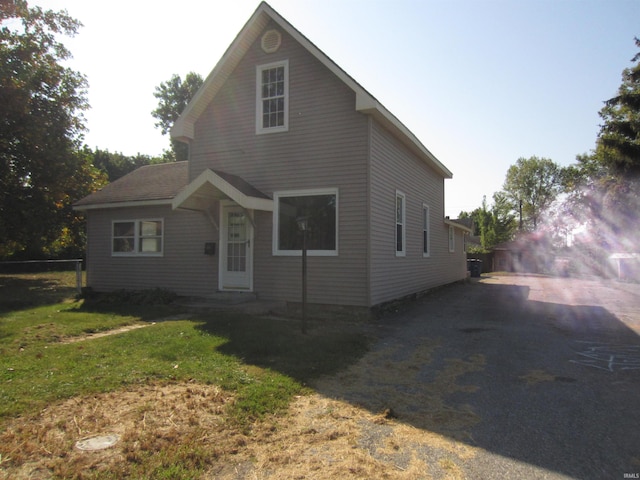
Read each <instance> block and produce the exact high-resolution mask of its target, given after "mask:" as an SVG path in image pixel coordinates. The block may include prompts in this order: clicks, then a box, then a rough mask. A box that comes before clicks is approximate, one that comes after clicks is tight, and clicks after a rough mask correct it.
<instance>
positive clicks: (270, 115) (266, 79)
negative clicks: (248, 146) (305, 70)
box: [256, 60, 289, 133]
mask: <svg viewBox="0 0 640 480" xmlns="http://www.w3.org/2000/svg"><path fill="white" fill-rule="evenodd" d="M256 72H257V75H256V133H275V132H286V131H287V130H288V128H289V62H288V61H287V60H285V61H282V62H278V63H270V64H267V65H260V66H258V67H257V70H256Z"/></svg>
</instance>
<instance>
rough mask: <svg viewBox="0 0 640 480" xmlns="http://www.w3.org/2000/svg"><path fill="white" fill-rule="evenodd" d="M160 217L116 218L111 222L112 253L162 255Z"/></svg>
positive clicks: (162, 226) (161, 225) (161, 221)
mask: <svg viewBox="0 0 640 480" xmlns="http://www.w3.org/2000/svg"><path fill="white" fill-rule="evenodd" d="M163 232H164V222H163V220H162V219H141V220H122V221H120V220H117V221H114V222H113V224H112V242H111V253H112V255H116V256H118V255H123V256H135V255H149V256H154V255H155V256H159V255H162V251H163V250H162V249H163V243H164V242H163Z"/></svg>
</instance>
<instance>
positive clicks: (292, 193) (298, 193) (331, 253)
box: [272, 188, 340, 257]
mask: <svg viewBox="0 0 640 480" xmlns="http://www.w3.org/2000/svg"><path fill="white" fill-rule="evenodd" d="M313 195H335V197H336V248H335V250H307V255H308V256H313V257H336V256H338V251H339V244H338V241H339V238H340V234H339V231H338V229H339V225H340V221H339V217H338V215H339V213H338V212H339V211H340V208H339V205H340V196H339V193H338V188H310V189H302V190H283V191H279V192H274V193H273V203H274V208H273V239H272V254H273V255H274V256H278V257H301V256H302V250H280V249H279V248H278V245H279V244H280V238H279V232H278V230H279V229H278V217H279V211H278V210H279V199H280V197H310V196H313Z"/></svg>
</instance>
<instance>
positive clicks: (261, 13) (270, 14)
mask: <svg viewBox="0 0 640 480" xmlns="http://www.w3.org/2000/svg"><path fill="white" fill-rule="evenodd" d="M270 21H274V22H275V23H277V24H278V25H279V26H280V28H282V29H283V30H284V31H285V32H287V33H288V34H289V35H290V36H291V37H293V38H294V39H295V40H296V41H297V42H298V43H299V44H300V45H302V46H303V47H304V48H305V49H306V50H307V51H308V52H309V53H310V54H311V55H313V56H314V57H315V58H316V59H318V61H320V63H322V64H323V65H324V66H325V67H327V68H328V69H329V70H330V71H331V72H332V73H333V74H334V75H336V76H337V77H338V78H339V79H340V80H342V82H344V83H345V85H347V86H348V87H349V88H350V89H351V90H353V91H354V92H355V94H356V104H355V109H356V110H357V111H358V112H361V113H364V114H367V115H371V116H373V117H374V118H376V120H378V121H379V122H380V123H381V124H383V125H384V126H385V127H386V128H388V129H389V130H390V131H392V132H393V133H394V134H395V135H396V137H397V138H398V139H399V140H400V141H402V143H404V144H405V145H406V146H407V147H408V148H409V149H411V150H412V151H413V152H414V153H415V154H416V155H418V156H419V157H420V158H422V159H423V160H424V161H425V163H427V164H428V165H430V166H431V167H432V168H434V169H435V170H436V171H437V172H438V173H440V174H441V175H442V176H443V177H444V178H451V177H452V176H453V174H452V173H451V172H450V171H449V170H448V169H447V167H445V166H444V165H443V164H442V163H441V162H440V161H439V160H438V159H437V158H436V157H435V156H434V155H433V154H432V153H431V152H430V151H429V150H427V148H426V147H425V146H424V145H423V144H422V143H421V142H420V140H418V138H417V137H416V136H415V135H414V134H413V133H411V132H410V131H409V129H408V128H407V127H405V126H404V125H403V124H402V123H401V122H400V120H398V119H397V118H396V117H395V116H394V115H393V114H392V113H391V112H389V111H388V110H387V109H386V108H385V107H384V106H383V105H382V104H380V103H379V102H378V100H376V99H375V98H374V97H373V96H372V95H371V94H370V93H369V92H367V91H366V90H365V89H364V88H362V86H361V85H360V84H359V83H357V82H356V81H355V80H354V79H353V78H351V77H350V76H349V75H348V74H347V73H346V72H345V71H344V70H342V69H341V68H340V67H339V66H338V65H337V64H336V63H335V62H334V61H333V60H331V59H330V58H329V57H328V56H326V55H325V54H324V53H323V52H322V51H320V49H318V48H317V47H316V46H315V45H314V44H313V43H311V42H310V41H309V40H308V39H307V38H306V37H305V36H304V35H302V34H301V33H300V32H299V31H298V30H296V29H295V28H294V27H293V26H292V25H291V24H290V23H289V22H287V21H286V20H285V19H284V18H283V17H281V16H280V14H278V13H277V12H276V11H275V10H274V9H273V8H271V7H270V6H269V5H268V4H267V3H266V2H262V3H260V5H259V6H258V8H257V9H256V11H255V12H254V13H253V15H252V16H251V18H250V19H249V21H248V22H247V23H246V24H245V26H244V27H243V28H242V30H240V33H238V35H237V36H236V38H235V40H234V41H233V43H231V45H230V46H229V48H228V49H227V51H226V52H225V53H224V55H223V56H222V58H221V59H220V61H219V62H218V64H217V65H216V66H215V67H214V69H213V70H212V71H211V73H210V74H209V76H208V77H207V78H206V80H205V81H204V84H203V85H202V87H201V88H200V89H199V90H198V92H197V93H196V94H195V96H194V97H193V99H191V101H190V102H189V104H188V105H187V107H186V108H185V109H184V111H183V112H182V114H181V115H180V117H179V118H178V119H177V120H176V122H175V123H174V125H173V128H172V129H171V136H172V138H174V139H176V140H180V141H183V142H189V141H190V140H193V138H194V125H195V122H196V121H197V119H198V117H199V116H200V115H201V114H202V112H203V111H204V110H205V108H206V107H207V105H209V103H210V102H211V101H212V100H213V98H214V97H215V96H216V94H217V93H218V91H219V90H220V88H222V86H223V85H224V83H225V82H226V80H227V79H228V78H229V76H230V75H231V72H233V70H234V69H235V68H236V66H237V65H238V64H239V63H240V61H241V60H242V58H243V57H244V55H245V53H246V52H247V51H248V50H249V48H250V47H251V45H252V44H253V43H254V42H255V41H256V39H257V38H258V36H259V35H260V34H261V33H262V32H263V30H264V28H265V27H266V26H267V24H268V23H269V22H270Z"/></svg>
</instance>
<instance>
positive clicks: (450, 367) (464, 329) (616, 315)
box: [317, 276, 640, 479]
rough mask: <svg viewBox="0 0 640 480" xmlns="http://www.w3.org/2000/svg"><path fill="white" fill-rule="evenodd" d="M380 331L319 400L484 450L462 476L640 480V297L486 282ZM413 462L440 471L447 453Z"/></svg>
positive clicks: (462, 462)
mask: <svg viewBox="0 0 640 480" xmlns="http://www.w3.org/2000/svg"><path fill="white" fill-rule="evenodd" d="M374 330H375V334H376V335H377V338H378V341H377V343H376V345H375V347H374V348H373V350H372V351H371V352H370V353H369V354H368V355H367V356H366V357H365V358H363V359H362V361H361V362H360V363H359V365H358V366H356V367H353V368H350V369H349V370H348V371H346V372H344V373H343V374H342V375H338V376H336V377H334V378H331V379H326V380H325V381H323V382H320V384H319V385H317V388H318V390H319V392H320V393H322V394H324V395H327V396H330V397H332V398H339V399H342V400H346V401H348V402H349V403H351V404H354V405H358V406H362V407H364V408H366V409H367V410H369V411H370V412H387V414H388V415H389V416H390V417H392V418H394V419H397V421H398V422H403V423H405V424H409V425H411V426H413V427H415V428H417V429H420V431H429V432H433V433H435V434H438V435H440V436H443V437H446V438H448V439H454V440H455V441H456V442H458V443H459V444H460V445H463V446H465V447H471V448H473V450H474V452H475V453H474V454H473V455H467V456H464V455H459V456H458V458H457V460H456V465H455V468H456V471H457V472H458V477H463V478H469V479H479V478H482V479H504V478H549V479H557V478H579V479H617V478H620V479H622V478H640V403H639V401H640V336H639V335H640V285H637V284H626V283H618V282H612V281H600V280H585V279H571V278H548V277H540V276H502V277H500V276H484V277H483V278H482V279H480V280H479V281H478V280H474V281H472V282H471V283H468V284H459V285H454V286H449V287H446V288H443V289H440V290H437V291H435V292H433V293H431V294H429V295H427V296H425V297H423V298H422V299H420V300H418V301H416V302H414V303H411V304H410V305H405V306H403V307H402V308H401V309H400V310H399V311H398V312H396V313H392V314H390V315H387V316H386V317H385V319H384V320H383V321H382V322H381V324H379V325H377V326H376V327H375V328H374ZM378 433H380V432H378ZM375 435H376V432H375V431H374V430H371V431H370V432H369V433H368V434H366V435H363V438H364V437H366V438H368V439H369V440H367V441H370V442H372V444H373V442H374V441H375ZM362 442H364V440H361V443H362ZM360 446H361V447H362V446H363V445H360ZM364 446H365V447H366V445H364ZM371 451H372V452H374V451H375V449H374V448H372V449H371ZM411 455H413V456H414V457H416V456H417V457H420V458H421V459H422V460H423V461H424V463H425V464H430V465H432V464H437V463H438V462H435V461H434V458H432V457H434V456H435V455H439V453H438V452H437V449H429V448H427V447H424V446H421V447H420V448H416V449H414V450H413V451H412V452H411ZM439 464H440V465H441V466H442V465H443V462H442V460H441V459H440V461H439ZM446 474H447V472H446V469H445V470H444V471H443V470H442V469H440V470H437V471H431V472H425V478H427V477H435V478H446Z"/></svg>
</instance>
